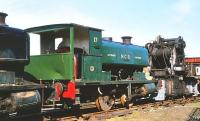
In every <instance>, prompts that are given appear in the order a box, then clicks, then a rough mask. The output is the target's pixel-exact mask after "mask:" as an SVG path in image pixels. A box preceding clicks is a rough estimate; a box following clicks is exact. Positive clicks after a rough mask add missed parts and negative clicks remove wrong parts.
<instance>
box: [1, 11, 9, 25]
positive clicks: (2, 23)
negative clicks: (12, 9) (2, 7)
mask: <svg viewBox="0 0 200 121" xmlns="http://www.w3.org/2000/svg"><path fill="white" fill-rule="evenodd" d="M6 16H8V14H6V13H3V12H0V26H7V25H6V22H5V19H6Z"/></svg>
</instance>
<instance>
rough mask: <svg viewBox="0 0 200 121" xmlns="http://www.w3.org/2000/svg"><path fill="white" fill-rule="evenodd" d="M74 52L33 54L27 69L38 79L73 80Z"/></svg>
mask: <svg viewBox="0 0 200 121" xmlns="http://www.w3.org/2000/svg"><path fill="white" fill-rule="evenodd" d="M71 63H73V54H71V53H63V54H48V55H37V56H31V58H30V64H29V65H28V66H26V68H25V71H26V72H28V73H29V74H31V75H33V76H34V77H35V78H36V79H37V80H66V79H67V80H72V79H73V72H72V69H73V68H72V66H71V65H70V64H71Z"/></svg>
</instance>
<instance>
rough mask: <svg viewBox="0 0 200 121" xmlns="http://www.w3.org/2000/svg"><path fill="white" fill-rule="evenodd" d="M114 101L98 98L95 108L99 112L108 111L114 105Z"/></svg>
mask: <svg viewBox="0 0 200 121" xmlns="http://www.w3.org/2000/svg"><path fill="white" fill-rule="evenodd" d="M114 103H115V100H114V98H113V97H110V96H100V97H98V98H97V100H96V106H97V108H98V109H99V110H103V111H108V110H110V109H111V108H112V106H113V105H114Z"/></svg>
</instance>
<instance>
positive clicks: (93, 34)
mask: <svg viewBox="0 0 200 121" xmlns="http://www.w3.org/2000/svg"><path fill="white" fill-rule="evenodd" d="M101 38H102V35H101V31H96V30H89V44H90V46H89V50H90V55H99V54H100V52H101V51H100V47H101V44H102V41H101Z"/></svg>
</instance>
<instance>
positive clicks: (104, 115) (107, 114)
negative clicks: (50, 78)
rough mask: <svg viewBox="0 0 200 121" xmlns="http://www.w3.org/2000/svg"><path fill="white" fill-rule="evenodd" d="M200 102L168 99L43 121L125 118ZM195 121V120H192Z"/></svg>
mask: <svg viewBox="0 0 200 121" xmlns="http://www.w3.org/2000/svg"><path fill="white" fill-rule="evenodd" d="M195 102H200V97H190V98H179V99H168V100H165V101H161V102H150V103H148V102H145V101H144V102H142V104H141V103H140V104H139V103H138V104H136V105H129V109H127V108H117V107H115V108H114V109H112V110H109V111H101V112H99V111H98V110H95V109H93V111H91V110H90V111H89V110H88V112H87V111H86V112H81V113H80V112H79V114H78V115H74V116H62V117H49V118H47V117H45V118H44V120H43V121H85V120H88V121H98V120H99V121H100V120H105V119H109V118H112V117H116V116H125V115H129V114H132V112H133V111H134V110H151V109H154V110H156V109H157V108H159V107H170V106H176V105H182V106H184V105H185V104H187V103H195ZM197 114H200V109H199V111H198V113H195V117H200V115H199V116H198V115H197ZM191 121H193V120H191Z"/></svg>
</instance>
